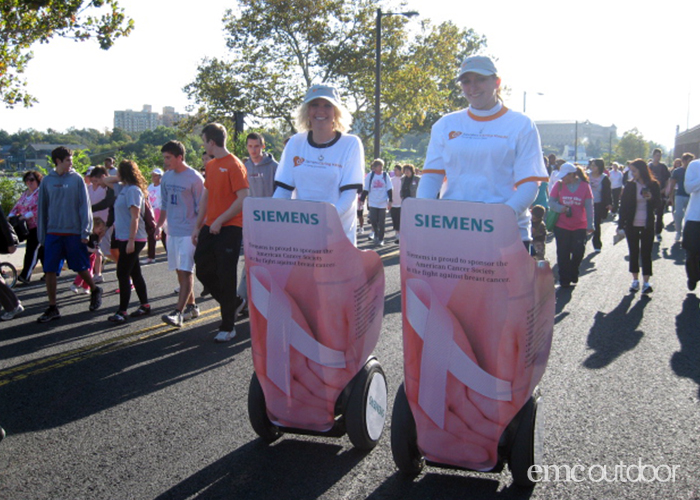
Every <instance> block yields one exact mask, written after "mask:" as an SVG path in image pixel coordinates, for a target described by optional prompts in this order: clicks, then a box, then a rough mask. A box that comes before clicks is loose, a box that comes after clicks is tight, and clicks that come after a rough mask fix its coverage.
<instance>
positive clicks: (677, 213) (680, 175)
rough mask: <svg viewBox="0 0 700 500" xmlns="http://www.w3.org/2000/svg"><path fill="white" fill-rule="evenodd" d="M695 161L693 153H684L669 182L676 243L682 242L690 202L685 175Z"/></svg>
mask: <svg viewBox="0 0 700 500" xmlns="http://www.w3.org/2000/svg"><path fill="white" fill-rule="evenodd" d="M694 159H695V155H694V154H693V153H683V156H682V157H681V164H680V166H679V167H677V168H674V169H673V172H671V179H670V180H669V181H668V184H669V186H668V190H669V194H670V195H671V197H670V201H671V204H672V205H673V226H674V228H675V230H676V241H680V240H681V237H682V235H683V217H684V216H685V210H686V208H687V207H688V202H689V201H690V195H689V194H688V192H687V191H686V190H685V173H686V169H687V168H688V165H689V164H690V162H691V161H693V160H694Z"/></svg>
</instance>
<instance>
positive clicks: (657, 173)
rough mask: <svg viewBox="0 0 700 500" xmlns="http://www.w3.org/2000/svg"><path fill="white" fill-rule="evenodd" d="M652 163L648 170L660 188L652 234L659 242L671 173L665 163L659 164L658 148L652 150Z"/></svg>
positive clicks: (659, 153)
mask: <svg viewBox="0 0 700 500" xmlns="http://www.w3.org/2000/svg"><path fill="white" fill-rule="evenodd" d="M651 158H652V161H651V163H650V164H649V169H650V170H651V171H652V173H653V174H654V177H656V180H657V181H658V182H659V187H660V188H661V203H660V204H659V206H658V208H657V209H656V224H655V226H654V232H655V233H656V240H657V241H661V231H663V229H664V212H666V205H667V203H668V180H669V178H670V177H671V172H670V171H669V170H668V167H667V166H666V164H665V163H661V150H660V149H659V148H656V149H654V152H653V153H652V155H651Z"/></svg>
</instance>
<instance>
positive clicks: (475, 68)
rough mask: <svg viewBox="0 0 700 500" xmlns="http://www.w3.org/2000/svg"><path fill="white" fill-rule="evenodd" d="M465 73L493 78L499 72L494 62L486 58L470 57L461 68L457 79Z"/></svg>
mask: <svg viewBox="0 0 700 500" xmlns="http://www.w3.org/2000/svg"><path fill="white" fill-rule="evenodd" d="M464 73H476V74H478V75H484V76H491V75H497V74H498V71H497V70H496V66H495V65H494V64H493V61H492V60H491V59H490V58H489V57H486V56H469V57H467V58H466V59H465V60H464V62H462V65H461V66H460V67H459V73H458V74H457V79H458V80H459V79H460V78H461V77H462V75H463V74H464Z"/></svg>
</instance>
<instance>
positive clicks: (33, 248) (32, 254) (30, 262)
mask: <svg viewBox="0 0 700 500" xmlns="http://www.w3.org/2000/svg"><path fill="white" fill-rule="evenodd" d="M39 260H41V261H42V262H43V261H44V247H42V246H41V245H39V238H38V235H37V229H36V228H34V229H30V230H29V235H28V236H27V245H26V250H25V252H24V263H23V264H22V272H21V273H19V278H20V280H21V281H29V280H30V279H31V278H32V271H34V268H35V267H36V264H37V262H39Z"/></svg>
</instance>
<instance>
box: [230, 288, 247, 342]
mask: <svg viewBox="0 0 700 500" xmlns="http://www.w3.org/2000/svg"><path fill="white" fill-rule="evenodd" d="M247 304H248V301H247V300H245V299H244V298H243V297H241V296H240V295H236V313H235V315H234V316H233V317H234V318H238V315H239V314H241V313H242V312H243V309H245V306H246V305H247ZM234 321H235V320H234ZM234 335H235V334H234ZM232 338H233V337H232Z"/></svg>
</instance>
